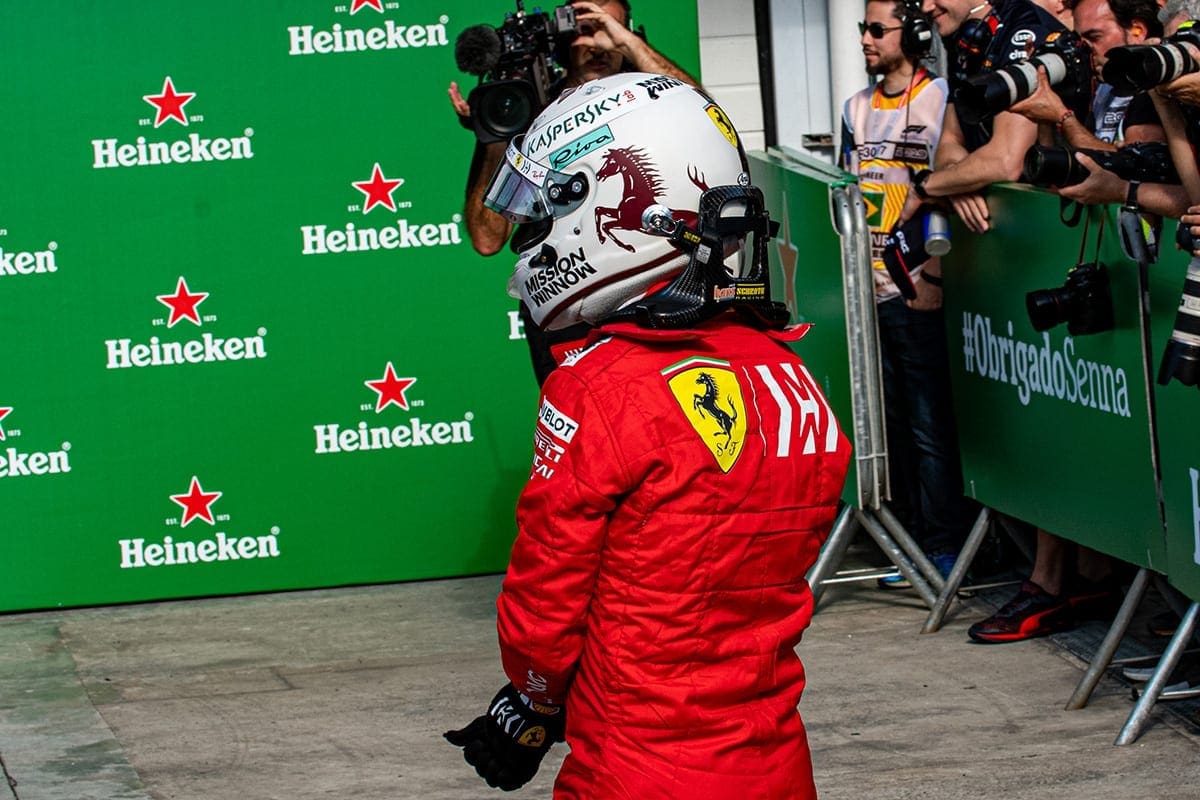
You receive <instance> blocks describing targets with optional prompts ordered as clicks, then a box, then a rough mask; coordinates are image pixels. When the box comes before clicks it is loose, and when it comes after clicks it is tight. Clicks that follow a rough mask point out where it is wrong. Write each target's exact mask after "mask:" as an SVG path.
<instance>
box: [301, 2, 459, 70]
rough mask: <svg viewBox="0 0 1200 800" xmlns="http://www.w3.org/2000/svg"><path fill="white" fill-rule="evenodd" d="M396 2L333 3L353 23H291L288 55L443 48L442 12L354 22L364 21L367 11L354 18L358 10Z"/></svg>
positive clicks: (446, 41)
mask: <svg viewBox="0 0 1200 800" xmlns="http://www.w3.org/2000/svg"><path fill="white" fill-rule="evenodd" d="M399 7H400V4H399V3H396V2H388V3H386V4H385V3H384V2H383V0H352V2H351V4H350V6H349V7H347V6H344V5H338V6H334V11H335V13H341V14H347V13H348V14H349V16H350V17H351V19H352V20H353V23H351V24H350V25H342V24H341V23H339V22H335V23H334V24H333V25H331V26H329V27H328V28H327V29H322V28H318V27H317V26H315V25H291V26H289V27H288V29H287V30H288V38H287V41H288V55H289V56H312V55H330V54H332V53H363V52H368V51H372V50H410V49H418V48H425V47H446V46H448V45H449V44H450V39H449V37H448V36H447V34H446V25H447V24H449V22H450V18H449V17H448V16H446V15H445V14H442V15H441V16H440V17H438V20H437V22H427V21H405V22H403V23H397V22H396V21H395V20H392V19H386V20H383V24H382V25H377V26H374V27H368V28H360V27H355V26H354V25H355V24H357V23H360V22H363V23H365V22H366V21H367V20H368V19H369V18H370V17H371V16H373V15H370V14H366V15H363V16H362V17H357V18H355V17H356V16H357V14H358V12H360V11H363V10H365V9H368V8H369V9H372V10H373V11H376V12H377V13H379V14H384V13H385V10H386V11H393V10H396V9H398V8H399Z"/></svg>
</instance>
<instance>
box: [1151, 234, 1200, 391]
mask: <svg viewBox="0 0 1200 800" xmlns="http://www.w3.org/2000/svg"><path fill="white" fill-rule="evenodd" d="M1175 243H1176V244H1177V245H1179V249H1181V250H1184V251H1186V252H1188V253H1191V254H1192V260H1191V261H1190V262H1189V263H1188V268H1187V276H1186V277H1185V278H1184V280H1183V293H1182V294H1181V295H1180V298H1179V310H1178V311H1177V312H1176V314H1175V327H1174V328H1173V329H1172V330H1171V338H1170V339H1168V340H1167V347H1166V350H1165V351H1164V352H1163V358H1162V363H1161V364H1160V365H1159V368H1158V382H1159V383H1160V384H1162V385H1163V386H1166V385H1167V384H1169V383H1170V382H1171V379H1172V378H1174V379H1175V380H1177V381H1179V382H1180V383H1182V384H1183V385H1185V386H1195V385H1197V384H1200V258H1197V257H1196V255H1195V251H1196V248H1197V247H1200V241H1198V240H1197V238H1196V237H1195V236H1193V235H1192V230H1191V226H1190V225H1185V224H1183V223H1182V222H1180V223H1179V228H1178V230H1176V231H1175Z"/></svg>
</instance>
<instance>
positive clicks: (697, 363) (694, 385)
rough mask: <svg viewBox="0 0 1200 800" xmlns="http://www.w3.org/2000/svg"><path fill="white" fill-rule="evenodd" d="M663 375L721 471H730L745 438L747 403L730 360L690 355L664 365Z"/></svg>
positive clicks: (740, 451) (739, 453)
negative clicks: (687, 357)
mask: <svg viewBox="0 0 1200 800" xmlns="http://www.w3.org/2000/svg"><path fill="white" fill-rule="evenodd" d="M662 374H663V376H664V377H666V379H667V385H668V386H670V387H671V394H673V395H675V400H676V402H678V403H679V407H680V409H682V410H683V413H684V415H685V416H686V417H687V419H688V422H690V423H691V425H692V427H693V428H694V429H695V430H696V433H697V435H699V437H700V440H701V441H702V442H704V445H705V446H706V447H707V448H708V449H709V451H710V452H711V453H712V454H713V457H714V458H716V459H717V464H718V466H720V467H721V471H722V472H729V470H730V469H732V468H733V465H734V464H735V463H736V462H737V460H738V456H739V455H741V453H742V445H743V444H744V443H745V440H746V405H745V403H744V402H743V400H742V387H741V384H739V383H738V379H737V375H736V373H734V371H733V370H731V369H730V368H729V362H728V361H721V360H719V359H713V358H689V359H686V360H684V361H681V362H679V363H678V364H675V365H673V366H670V367H667V368H666V369H665V370H663V372H662Z"/></svg>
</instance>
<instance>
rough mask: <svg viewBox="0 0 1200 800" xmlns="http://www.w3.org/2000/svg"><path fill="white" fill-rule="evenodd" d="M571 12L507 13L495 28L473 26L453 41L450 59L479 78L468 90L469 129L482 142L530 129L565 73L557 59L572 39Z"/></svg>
mask: <svg viewBox="0 0 1200 800" xmlns="http://www.w3.org/2000/svg"><path fill="white" fill-rule="evenodd" d="M576 33H577V31H576V24H575V9H574V8H572V7H571V6H559V7H558V8H555V9H554V11H553V13H549V14H547V13H545V12H543V11H542V10H541V9H540V8H535V9H534V10H533V12H532V13H529V14H526V13H525V5H524V3H523V2H522V0H517V11H516V13H511V12H510V13H508V14H506V15H505V18H504V24H503V25H501V26H500V27H499V28H493V27H492V26H491V25H472V26H471V27H469V28H467V29H466V30H464V31H463V32H462V33H460V34H459V36H458V39H457V40H455V42H454V58H455V61H456V62H457V64H458V68H459V69H460V70H462V71H463V72H466V73H468V74H471V75H478V76H479V85H478V86H476V87H475V88H474V89H472V90H471V94H470V95H468V97H467V104H468V105H469V106H470V107H471V126H472V128H473V129H474V131H475V136H476V137H477V138H478V139H479V141H480V142H481V143H483V144H488V143H489V142H502V141H508V140H509V139H511V138H512V137H514V136H516V135H517V134H519V133H523V132H524V131H525V129H526V128H528V127H529V123H531V122H532V121H533V118H534V117H536V116H537V115H538V114H539V113H541V111H542V109H543V108H545V107H546V106H547V105H548V104H549V103H550V99H551V98H550V86H551V84H553V83H554V81H555V80H556V79H557V78H558V77H560V76H561V75H562V73H563V67H564V65H562V64H559V63H557V62H556V60H555V56H556V54H557V53H563V52H565V48H566V45H567V44H569V43H570V41H571V40H572V39H574V38H575V36H576Z"/></svg>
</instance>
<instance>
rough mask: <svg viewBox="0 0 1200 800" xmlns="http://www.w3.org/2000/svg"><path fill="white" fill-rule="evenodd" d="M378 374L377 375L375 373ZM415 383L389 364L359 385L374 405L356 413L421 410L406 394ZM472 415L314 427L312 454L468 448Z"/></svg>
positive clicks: (471, 438)
mask: <svg viewBox="0 0 1200 800" xmlns="http://www.w3.org/2000/svg"><path fill="white" fill-rule="evenodd" d="M376 374H378V373H376ZM416 382H417V379H416V378H413V377H399V375H398V374H397V372H396V368H395V366H394V364H393V363H392V362H391V361H389V362H387V365H386V366H385V367H384V369H383V377H381V378H372V379H370V380H365V381H363V385H364V386H366V387H367V388H368V389H370V390H371V391H372V392H374V398H373V399H374V402H371V403H362V404H360V405H359V406H358V411H359V412H362V413H366V412H370V411H374V413H375V414H382V413H384V412H385V411H387V410H388V409H389V408H390V407H392V406H395V407H396V408H398V409H400V410H401V411H411V410H413V409H418V408H424V407H425V401H424V400H423V399H421V398H410V397H409V396H408V392H409V390H410V389H411V388H412V387H413V385H414V384H415V383H416ZM474 419H475V414H474V413H473V412H470V411H468V412H466V413H465V414H463V415H462V417H461V419H452V420H448V421H447V420H439V421H436V422H424V421H422V420H421V419H420V418H419V417H415V416H414V417H410V418H408V419H407V420H405V421H403V422H400V423H398V424H388V423H386V422H383V421H375V422H371V423H368V422H366V421H359V422H357V423H351V424H349V425H342V424H340V423H325V424H321V425H314V426H313V431H314V433H315V434H316V440H315V448H314V452H315V453H317V454H318V455H325V454H328V453H347V452H356V451H359V450H391V449H407V448H417V447H441V446H445V445H455V444H470V443H471V442H473V441H475V434H474V431H473V430H472V427H471V424H472V422H473V421H474Z"/></svg>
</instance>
